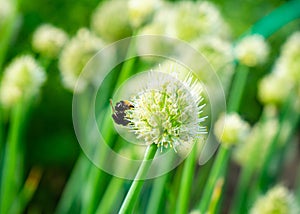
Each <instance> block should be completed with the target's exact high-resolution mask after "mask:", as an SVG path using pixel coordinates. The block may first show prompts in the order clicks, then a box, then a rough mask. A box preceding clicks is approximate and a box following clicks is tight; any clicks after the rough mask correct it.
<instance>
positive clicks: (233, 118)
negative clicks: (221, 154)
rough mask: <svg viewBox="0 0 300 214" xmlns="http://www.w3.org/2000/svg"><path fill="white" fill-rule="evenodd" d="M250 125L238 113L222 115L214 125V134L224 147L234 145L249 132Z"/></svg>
mask: <svg viewBox="0 0 300 214" xmlns="http://www.w3.org/2000/svg"><path fill="white" fill-rule="evenodd" d="M249 129H250V126H249V124H248V123H247V122H246V121H244V120H243V119H242V118H241V117H240V116H239V115H238V114H236V113H231V114H226V115H224V114H223V115H222V116H221V117H220V118H219V119H218V120H217V122H216V123H215V126H214V134H215V135H216V137H217V139H219V141H220V143H221V144H222V145H223V146H225V147H230V146H233V145H236V144H237V143H238V142H240V141H242V140H244V139H245V138H246V137H247V135H248V134H249Z"/></svg>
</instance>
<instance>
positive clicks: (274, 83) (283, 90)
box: [258, 72, 292, 105]
mask: <svg viewBox="0 0 300 214" xmlns="http://www.w3.org/2000/svg"><path fill="white" fill-rule="evenodd" d="M282 86H284V87H282ZM291 86H292V84H291V82H290V81H289V80H288V79H286V78H284V77H282V76H280V75H277V74H276V73H275V72H272V73H271V74H269V75H267V76H265V77H264V78H263V79H262V80H261V81H260V83H259V85H258V98H259V100H260V101H261V102H262V103H264V104H273V105H278V104H281V103H282V102H284V101H285V100H286V98H287V97H288V96H289V94H290V90H291Z"/></svg>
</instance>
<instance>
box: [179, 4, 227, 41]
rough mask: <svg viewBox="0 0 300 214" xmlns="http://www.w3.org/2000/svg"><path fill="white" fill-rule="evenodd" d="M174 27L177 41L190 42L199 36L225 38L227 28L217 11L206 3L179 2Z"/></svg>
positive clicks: (213, 6)
mask: <svg viewBox="0 0 300 214" xmlns="http://www.w3.org/2000/svg"><path fill="white" fill-rule="evenodd" d="M176 6H177V7H178V9H177V11H176V14H175V17H174V21H175V24H174V27H175V29H176V34H177V36H178V38H179V39H183V40H185V41H192V40H194V39H196V38H198V37H199V36H201V35H211V34H214V35H216V36H221V37H223V36H224V37H227V36H228V35H229V32H228V27H227V25H226V24H225V22H224V20H223V18H222V17H221V14H220V12H219V10H218V9H217V8H216V6H215V5H213V4H212V3H210V2H207V1H197V2H192V1H182V2H179V3H178V5H176Z"/></svg>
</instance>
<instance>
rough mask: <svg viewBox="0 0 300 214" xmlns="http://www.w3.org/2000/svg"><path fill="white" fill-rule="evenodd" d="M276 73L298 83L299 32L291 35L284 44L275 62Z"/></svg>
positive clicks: (299, 80) (299, 64)
mask: <svg viewBox="0 0 300 214" xmlns="http://www.w3.org/2000/svg"><path fill="white" fill-rule="evenodd" d="M277 64H278V66H277V67H278V69H276V71H275V72H276V73H278V74H279V75H280V76H283V77H285V78H288V79H290V80H291V81H293V82H297V83H300V32H299V31H298V32H295V33H293V34H292V35H291V36H290V37H289V38H288V39H287V41H286V42H285V43H284V45H283V46H282V49H281V55H280V57H279V59H278V60H277Z"/></svg>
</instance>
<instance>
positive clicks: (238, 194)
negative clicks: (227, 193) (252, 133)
mask: <svg viewBox="0 0 300 214" xmlns="http://www.w3.org/2000/svg"><path fill="white" fill-rule="evenodd" d="M267 120H268V118H267V112H266V111H265V110H264V111H263V114H262V116H261V118H260V123H259V127H262V126H264V124H265V122H266V121H267ZM262 134H264V133H262ZM261 137H262V136H259V137H258V139H257V140H256V145H257V146H256V147H255V150H254V151H253V152H251V156H250V158H249V159H248V161H247V163H246V164H245V165H243V167H242V169H241V173H240V176H239V180H238V185H237V187H236V191H235V194H234V200H233V203H232V204H233V207H232V209H231V213H244V212H246V210H247V207H246V197H247V195H248V194H247V191H249V188H250V182H251V179H252V176H253V174H254V172H255V164H256V160H257V154H258V153H259V152H260V150H259V149H260V147H259V143H261V141H260V140H261Z"/></svg>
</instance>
